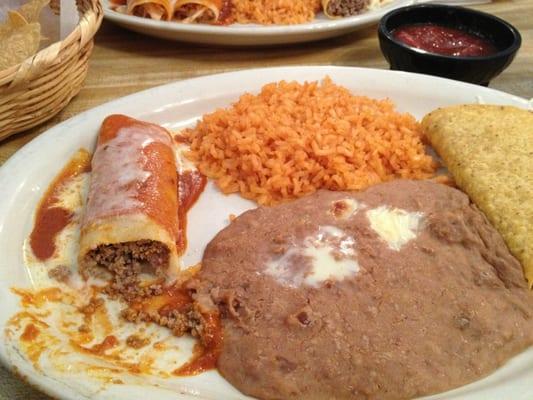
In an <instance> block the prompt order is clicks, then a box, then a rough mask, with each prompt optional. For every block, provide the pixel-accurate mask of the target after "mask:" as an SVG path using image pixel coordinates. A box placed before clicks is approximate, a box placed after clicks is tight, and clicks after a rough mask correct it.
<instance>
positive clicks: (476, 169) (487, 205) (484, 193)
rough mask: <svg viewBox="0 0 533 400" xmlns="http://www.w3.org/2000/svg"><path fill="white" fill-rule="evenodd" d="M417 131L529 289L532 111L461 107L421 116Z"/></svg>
mask: <svg viewBox="0 0 533 400" xmlns="http://www.w3.org/2000/svg"><path fill="white" fill-rule="evenodd" d="M422 127H423V129H424V131H425V132H426V135H427V136H428V138H429V140H430V142H431V144H432V145H433V147H434V148H435V150H436V151H437V153H438V154H439V155H440V156H441V158H442V159H443V161H444V163H445V164H446V166H447V168H448V169H449V171H450V172H451V174H452V175H453V177H454V178H455V180H456V182H457V184H458V186H459V187H460V188H461V189H463V190H464V191H465V192H466V193H468V195H469V196H470V197H471V199H472V200H473V201H474V202H475V203H476V204H477V206H478V207H479V208H480V209H481V210H482V211H483V212H484V213H485V214H486V216H487V217H488V219H489V220H490V221H491V222H492V224H493V225H494V226H495V227H496V228H497V229H498V230H499V232H500V233H501V234H502V236H503V238H504V239H505V242H506V243H507V246H508V247H509V249H510V250H511V252H512V253H513V254H514V255H515V257H516V258H517V259H518V260H519V261H520V262H521V263H522V266H523V268H524V273H525V276H526V279H527V280H528V282H529V287H530V288H531V287H532V286H533V257H532V252H533V238H532V236H531V227H532V226H533V112H532V111H526V110H522V109H519V108H516V107H509V106H494V105H461V106H453V107H446V108H440V109H437V110H435V111H433V112H431V113H430V114H428V115H426V116H425V117H424V119H423V121H422Z"/></svg>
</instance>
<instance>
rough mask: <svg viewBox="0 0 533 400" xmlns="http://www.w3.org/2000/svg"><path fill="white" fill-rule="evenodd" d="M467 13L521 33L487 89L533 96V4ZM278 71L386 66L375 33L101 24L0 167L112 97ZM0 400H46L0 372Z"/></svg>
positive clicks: (518, 0) (1, 147) (11, 142)
mask: <svg viewBox="0 0 533 400" xmlns="http://www.w3.org/2000/svg"><path fill="white" fill-rule="evenodd" d="M473 8H478V9H480V10H483V11H486V12H489V13H492V14H496V15H498V16H499V17H501V18H503V19H505V20H506V21H509V22H510V23H511V24H513V25H514V26H515V27H517V28H518V29H519V31H520V32H521V34H522V39H523V44H522V48H521V50H520V52H519V53H518V55H517V57H516V59H515V61H514V62H513V64H512V65H511V66H510V67H509V68H508V69H507V70H506V71H505V72H504V73H502V74H501V75H500V76H499V77H498V78H496V79H495V80H494V81H493V82H492V83H491V84H490V87H492V88H495V89H498V90H502V91H505V92H508V93H512V94H514V95H517V96H522V97H525V98H532V97H533V2H532V1H531V0H515V1H509V0H498V1H494V2H493V3H491V4H487V5H480V6H473ZM280 65H343V66H360V67H372V68H388V65H387V63H386V62H385V60H384V59H383V57H382V55H381V52H380V50H379V46H378V41H377V35H376V27H372V28H368V29H365V30H362V31H359V32H355V33H352V34H349V35H346V36H342V37H339V38H336V39H330V40H326V41H321V42H315V43H309V44H304V45H291V46H284V47H273V48H248V49H238V48H236V49H232V48H214V47H206V46H197V45H190V44H184V43H177V42H168V41H163V40H158V39H154V38H151V37H148V36H142V35H139V34H136V33H132V32H129V31H126V30H123V29H121V28H118V27H116V26H114V25H112V24H111V23H109V22H107V21H104V23H103V25H102V28H101V30H100V32H99V33H98V34H97V36H96V46H95V49H94V53H93V55H92V59H91V63H90V69H89V74H88V76H87V81H86V82H85V87H84V88H83V89H82V90H81V92H80V94H79V95H78V96H77V97H76V98H74V99H73V100H72V102H71V103H70V104H69V105H68V106H67V108H65V109H64V110H63V111H62V112H61V113H60V114H59V115H57V116H56V117H55V118H53V119H52V120H50V121H49V122H47V123H45V124H44V125H42V126H40V127H37V128H34V129H32V130H30V131H28V132H24V133H21V134H18V135H15V136H14V137H12V138H9V139H7V140H5V141H3V142H0V165H1V164H3V163H4V162H5V161H6V160H7V159H8V158H9V157H10V156H11V155H12V154H13V153H15V152H16V151H17V150H18V149H19V148H20V147H22V146H23V145H24V144H26V143H27V142H29V141H30V140H32V139H33V138H34V137H36V136H37V135H39V134H40V133H41V132H44V131H46V130H47V129H48V128H50V127H52V126H54V125H56V124H57V123H59V122H61V121H63V120H65V119H68V118H70V117H72V116H74V115H76V114H78V113H80V112H82V111H84V110H87V109H90V108H93V107H95V106H97V105H99V104H102V103H105V102H107V101H109V100H112V99H115V98H117V97H122V96H125V95H127V94H130V93H133V92H137V91H139V90H143V89H147V88H150V87H153V86H157V85H161V84H164V83H167V82H172V81H176V80H180V79H186V78H190V77H195V76H200V75H207V74H214V73H219V72H225V71H232V70H238V69H245V68H256V67H268V66H280ZM72 134H73V135H75V134H76V132H72ZM0 399H1V400H8V399H9V400H19V399H21V400H22V399H23V400H36V399H39V400H40V399H48V397H46V396H44V395H42V394H40V393H39V392H37V391H36V390H34V389H32V388H31V387H30V386H29V385H27V384H26V383H24V382H22V381H20V380H19V379H18V378H15V377H13V376H12V375H11V374H10V373H9V372H7V371H6V370H5V369H3V367H0Z"/></svg>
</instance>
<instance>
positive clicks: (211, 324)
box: [173, 313, 222, 376]
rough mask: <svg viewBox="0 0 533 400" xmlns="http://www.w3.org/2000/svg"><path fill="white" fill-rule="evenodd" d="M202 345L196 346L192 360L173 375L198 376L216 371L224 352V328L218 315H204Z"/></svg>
mask: <svg viewBox="0 0 533 400" xmlns="http://www.w3.org/2000/svg"><path fill="white" fill-rule="evenodd" d="M203 318H204V323H203V330H202V336H201V338H200V343H197V344H196V345H195V346H194V354H193V356H192V359H191V360H190V361H188V362H187V363H186V364H185V365H182V366H181V367H179V368H178V369H176V370H175V371H174V372H173V373H174V375H178V376H191V375H197V374H200V373H202V372H205V371H208V370H210V369H214V368H215V367H216V366H217V360H218V357H219V356H220V352H221V351H222V326H221V323H220V317H219V315H218V314H215V313H211V314H204V315H203Z"/></svg>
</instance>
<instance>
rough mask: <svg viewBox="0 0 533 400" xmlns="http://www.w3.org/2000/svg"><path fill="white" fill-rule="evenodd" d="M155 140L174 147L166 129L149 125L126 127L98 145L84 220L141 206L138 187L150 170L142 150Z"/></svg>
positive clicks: (149, 174)
mask: <svg viewBox="0 0 533 400" xmlns="http://www.w3.org/2000/svg"><path fill="white" fill-rule="evenodd" d="M154 142H161V143H163V144H165V145H167V146H172V140H171V138H170V136H169V135H167V134H166V133H165V132H163V131H161V130H159V129H157V128H155V127H150V126H146V125H144V126H142V127H123V128H121V129H120V131H119V132H118V134H117V135H116V137H114V138H113V139H111V140H109V141H107V142H106V143H104V144H102V145H99V146H98V148H97V149H96V151H95V153H94V156H93V160H92V173H91V188H90V192H89V200H88V206H87V214H86V216H85V221H84V222H85V223H87V222H89V221H93V220H95V219H97V218H101V217H105V216H109V215H114V214H116V213H117V212H119V211H122V210H133V209H136V208H139V207H142V203H141V202H140V201H139V200H137V198H136V197H137V195H138V187H139V185H140V184H142V183H143V182H145V181H146V180H147V179H148V178H149V177H150V176H151V172H150V171H146V170H144V169H143V166H144V165H145V163H146V161H147V159H146V156H145V155H144V152H143V149H144V148H146V147H147V146H148V145H150V144H151V143H154Z"/></svg>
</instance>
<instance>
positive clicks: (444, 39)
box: [392, 24, 497, 57]
mask: <svg viewBox="0 0 533 400" xmlns="http://www.w3.org/2000/svg"><path fill="white" fill-rule="evenodd" d="M392 34H393V36H394V38H395V39H396V40H399V41H400V42H403V43H405V44H406V45H408V46H411V47H414V48H417V49H421V50H425V51H428V52H430V53H435V54H440V55H445V56H459V57H480V56H488V55H491V54H494V53H496V52H497V49H496V47H495V46H494V45H493V44H492V43H491V42H489V41H488V40H486V39H483V38H481V37H479V36H477V35H474V34H471V33H468V32H465V31H463V30H460V29H457V28H450V27H447V26H442V25H435V24H412V25H404V26H400V27H399V28H397V29H395V30H394V31H393V32H392Z"/></svg>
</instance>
